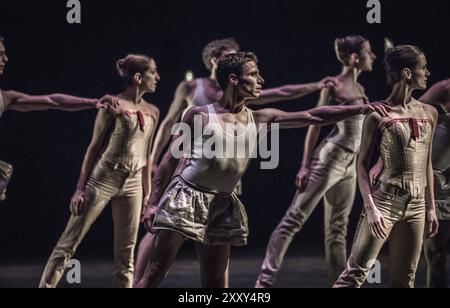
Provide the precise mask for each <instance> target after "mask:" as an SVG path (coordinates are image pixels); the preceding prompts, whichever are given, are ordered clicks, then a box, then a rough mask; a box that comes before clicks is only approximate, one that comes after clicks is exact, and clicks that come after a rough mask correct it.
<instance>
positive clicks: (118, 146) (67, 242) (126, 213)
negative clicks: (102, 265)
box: [40, 55, 160, 288]
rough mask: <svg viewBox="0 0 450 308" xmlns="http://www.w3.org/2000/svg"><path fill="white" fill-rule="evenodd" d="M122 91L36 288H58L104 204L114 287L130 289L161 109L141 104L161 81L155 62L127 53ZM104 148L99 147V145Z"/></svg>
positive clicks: (106, 116)
mask: <svg viewBox="0 0 450 308" xmlns="http://www.w3.org/2000/svg"><path fill="white" fill-rule="evenodd" d="M117 69H118V72H119V75H120V76H121V77H122V78H123V80H124V82H125V86H126V89H125V91H124V92H122V93H120V94H119V95H117V99H119V100H120V105H121V106H120V109H119V112H118V113H113V112H111V111H110V110H101V111H100V112H99V113H98V115H97V119H96V122H95V127H94V132H93V137H92V141H91V143H90V145H89V148H88V150H87V153H86V156H85V158H84V162H83V166H82V169H81V174H80V178H79V180H78V184H77V189H76V191H75V194H74V195H73V197H72V200H71V202H70V211H71V213H72V216H71V218H70V220H69V222H68V224H67V227H66V230H65V231H64V233H63V234H62V236H61V238H60V239H59V241H58V243H57V245H56V247H55V249H54V250H53V253H52V255H51V256H50V258H49V260H48V263H47V266H46V267H45V270H44V273H43V275H42V278H41V282H40V287H41V288H49V287H56V286H57V284H58V282H59V280H60V279H61V277H62V275H63V273H64V270H65V268H66V265H67V263H68V262H69V260H70V258H71V257H72V256H73V255H74V253H75V250H76V249H77V247H78V245H79V244H80V243H81V241H82V240H83V238H84V236H85V235H86V233H87V232H88V231H89V229H90V227H91V225H92V224H93V223H94V221H95V220H96V218H97V217H98V216H99V215H100V213H101V212H102V211H103V209H104V208H105V207H106V205H107V204H108V203H110V202H111V204H112V211H113V220H114V260H115V268H114V279H113V286H114V287H118V288H119V287H123V288H126V287H131V286H132V282H133V271H134V265H133V264H134V248H135V245H136V238H137V234H138V229H139V221H140V216H141V208H142V204H143V196H145V197H144V202H147V200H148V197H149V196H150V191H151V166H152V161H151V150H152V140H153V135H154V131H155V127H156V125H157V121H158V118H159V110H158V109H157V108H156V107H155V106H153V105H151V104H149V103H147V102H146V101H144V99H143V95H144V94H145V93H153V92H155V90H156V86H157V83H158V81H159V79H160V77H159V74H158V72H157V68H156V64H155V61H154V60H153V59H152V58H149V57H147V56H143V55H128V56H127V57H126V58H124V59H121V60H119V61H118V62H117ZM104 145H105V147H104V148H103V146H104Z"/></svg>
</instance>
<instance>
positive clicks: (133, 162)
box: [99, 111, 156, 172]
mask: <svg viewBox="0 0 450 308" xmlns="http://www.w3.org/2000/svg"><path fill="white" fill-rule="evenodd" d="M155 123H156V121H155V118H154V117H153V115H151V114H150V113H146V112H141V111H138V112H132V113H131V114H129V115H125V114H120V115H118V116H117V117H116V118H115V120H114V125H113V128H112V131H111V134H110V137H109V140H108V142H107V145H106V147H105V150H104V151H103V153H102V154H101V156H100V159H99V161H101V162H106V163H109V164H113V165H114V166H115V167H117V168H123V169H126V170H128V171H130V172H137V171H139V170H141V169H142V168H143V167H145V166H146V165H147V158H148V150H149V149H148V147H149V144H150V138H151V136H152V132H153V130H154V129H155V127H154V126H155Z"/></svg>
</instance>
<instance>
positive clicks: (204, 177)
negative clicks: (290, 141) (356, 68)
mask: <svg viewBox="0 0 450 308" xmlns="http://www.w3.org/2000/svg"><path fill="white" fill-rule="evenodd" d="M217 80H218V83H219V85H220V86H221V88H222V89H224V95H223V97H222V99H221V100H220V101H219V102H218V103H215V104H212V105H207V106H198V107H193V108H192V109H190V110H189V111H188V112H187V114H186V116H185V118H184V122H185V123H186V124H187V125H188V126H189V127H190V128H191V129H193V128H194V126H195V125H202V127H205V125H206V128H205V132H206V131H208V130H209V128H211V129H213V130H214V131H215V132H216V133H215V135H214V137H215V141H216V142H215V144H216V145H220V144H222V145H228V144H235V141H236V138H237V137H236V135H238V136H239V140H241V142H243V145H245V149H246V151H245V154H246V156H245V157H243V158H238V156H237V153H236V150H235V152H234V155H232V157H227V156H226V155H225V156H222V155H220V156H219V155H211V154H213V153H210V152H209V151H210V150H206V153H205V152H203V150H204V145H205V144H207V142H208V141H209V139H210V138H211V136H210V135H209V134H208V133H204V134H202V135H200V136H193V137H192V138H191V140H190V141H191V144H192V145H193V148H192V153H193V156H192V158H190V159H189V160H188V163H187V164H186V165H185V167H184V168H183V169H182V170H181V172H180V173H179V175H176V176H175V177H173V176H174V172H175V170H176V168H177V167H178V165H179V161H180V159H178V158H177V157H174V156H173V155H172V154H171V151H170V150H169V151H168V152H167V153H166V155H165V157H164V159H163V162H162V163H161V165H160V167H159V168H158V171H157V173H156V177H155V184H154V186H155V187H154V189H153V191H152V195H151V198H150V202H149V204H148V207H147V210H146V212H145V216H144V221H145V224H146V227H147V229H148V230H154V231H156V232H157V233H156V235H155V239H154V245H153V247H152V254H151V258H150V262H149V264H148V266H147V267H146V270H145V273H144V276H143V278H142V280H141V281H140V282H139V284H138V285H137V286H138V287H157V286H159V285H160V283H161V282H162V281H163V279H164V277H165V276H166V274H167V272H168V270H169V269H170V267H171V265H172V263H173V261H174V259H175V256H176V254H177V252H178V249H179V248H180V246H181V244H182V243H183V242H184V240H185V239H192V240H194V241H195V242H196V247H197V252H198V255H199V259H200V264H201V272H202V285H203V287H208V288H212V287H227V286H228V281H227V275H226V269H227V266H228V262H229V256H230V247H231V246H244V245H246V243H247V237H248V225H247V216H246V213H245V209H244V206H243V205H242V203H241V202H240V201H239V199H238V198H237V197H236V195H235V194H233V193H232V192H233V189H234V187H235V186H236V183H237V182H238V181H239V179H240V178H241V177H242V175H243V173H244V172H245V170H246V167H247V165H248V163H249V160H250V154H251V153H253V149H254V146H255V145H256V136H257V134H258V130H257V127H256V125H257V124H260V123H279V124H280V127H281V128H296V127H305V126H307V125H309V124H316V125H326V124H331V123H335V122H337V121H340V120H342V119H344V118H347V117H349V116H353V115H356V114H362V113H367V112H369V111H370V110H373V108H382V106H379V105H375V106H371V105H362V106H359V105H358V106H327V107H322V108H317V109H314V110H311V111H307V112H294V113H287V112H282V111H280V110H276V109H263V110H259V111H251V110H250V109H248V108H247V107H246V106H245V104H246V102H247V101H248V100H251V99H256V98H258V97H259V95H260V93H261V89H262V84H263V83H264V80H263V79H262V77H261V75H260V74H259V70H258V66H257V59H256V56H255V55H254V54H253V53H248V52H247V53H244V52H240V53H236V54H229V55H226V56H225V57H223V58H222V59H220V60H219V63H218V68H217ZM198 122H200V123H198ZM232 124H234V126H233V125H232ZM226 125H228V126H227V129H226V130H225V129H224V128H223V127H225V126H226ZM230 125H231V127H234V130H235V131H234V132H233V131H232V130H231V131H230V130H229V129H228V128H229V127H230ZM242 136H243V137H244V138H242ZM184 137H185V136H183V135H180V136H176V137H174V140H173V142H172V145H174V144H176V143H178V142H179V141H180V140H179V139H180V138H184ZM226 138H227V139H228V138H231V140H225V139H226ZM225 141H226V143H225ZM229 142H230V143H229ZM219 147H220V146H219ZM225 148H226V146H225V147H224V153H227V152H226V149H225ZM171 149H172V147H171ZM189 151H190V150H189ZM211 151H212V150H211ZM202 153H203V154H202ZM211 157H212V158H211ZM219 157H225V158H219ZM164 191H165V192H164ZM155 213H156V215H155ZM153 217H154V220H153ZM152 223H153V224H152Z"/></svg>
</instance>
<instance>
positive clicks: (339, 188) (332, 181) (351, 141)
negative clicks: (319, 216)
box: [258, 97, 368, 286]
mask: <svg viewBox="0 0 450 308" xmlns="http://www.w3.org/2000/svg"><path fill="white" fill-rule="evenodd" d="M367 102H368V99H367V97H355V98H352V99H349V100H348V101H345V102H338V103H340V104H341V105H358V104H363V103H367ZM363 122H364V116H363V115H357V116H353V117H351V118H348V119H346V120H344V121H342V122H339V123H337V124H336V125H335V126H334V127H333V130H332V131H331V132H330V134H329V135H328V137H327V138H325V140H324V141H323V142H322V144H321V145H320V146H318V148H317V149H316V152H315V155H314V156H313V159H312V161H311V166H310V167H309V170H310V175H309V181H308V185H307V187H306V190H305V191H304V192H297V193H296V194H295V196H294V199H293V201H292V204H291V206H290V208H289V209H288V211H287V212H286V214H285V216H284V217H283V219H282V220H281V222H280V223H279V225H278V226H277V228H276V229H275V231H274V232H273V233H272V236H271V238H270V241H269V244H268V246H267V252H266V256H265V259H264V262H263V265H262V269H261V273H260V275H259V277H258V283H260V284H262V285H265V286H273V285H274V284H275V280H276V277H277V274H278V272H279V270H280V268H281V265H282V262H283V259H284V256H285V254H286V252H287V250H288V248H289V245H290V244H291V242H292V240H293V238H294V236H295V235H296V234H297V233H298V232H300V230H301V229H302V228H303V226H304V225H305V223H306V221H307V220H308V218H309V217H310V215H311V214H312V213H313V211H314V210H315V209H316V207H317V205H318V204H319V202H320V201H321V200H322V199H323V201H324V208H325V217H324V224H325V250H326V256H327V261H328V264H329V266H330V275H331V276H333V277H335V278H334V279H337V277H339V274H340V273H342V271H343V270H344V268H345V264H346V260H347V225H348V220H349V215H350V212H351V210H352V207H353V203H354V200H355V194H356V183H357V178H356V158H357V155H358V152H359V147H360V145H361V134H362V126H363Z"/></svg>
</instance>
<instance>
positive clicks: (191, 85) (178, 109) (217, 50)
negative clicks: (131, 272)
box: [135, 38, 340, 282]
mask: <svg viewBox="0 0 450 308" xmlns="http://www.w3.org/2000/svg"><path fill="white" fill-rule="evenodd" d="M239 50H240V46H239V44H238V43H237V42H236V41H235V40H234V39H233V38H227V39H221V40H215V41H212V42H210V43H208V44H207V45H206V46H205V48H204V49H203V52H202V57H203V63H204V64H205V67H206V68H207V69H208V71H209V72H210V75H209V77H208V78H199V79H195V80H193V81H183V82H181V83H180V84H179V85H178V88H177V90H176V91H175V97H174V99H173V101H172V104H171V105H170V108H169V111H168V113H167V115H166V117H165V119H164V120H163V121H162V122H161V126H160V128H159V130H158V133H157V134H156V138H155V147H154V150H153V153H152V155H153V162H154V163H155V164H157V163H158V161H159V159H160V157H161V154H162V152H163V150H164V149H165V148H166V146H167V144H168V143H169V141H170V139H171V137H172V134H171V132H172V128H173V127H174V125H175V124H176V123H177V122H179V121H180V119H181V118H182V115H183V114H184V113H185V112H186V111H187V109H189V108H191V107H193V106H206V105H208V104H212V103H214V102H217V101H218V100H219V99H220V98H221V97H222V95H223V91H222V89H221V88H220V86H219V85H218V83H217V76H216V71H217V63H218V60H219V59H220V58H221V57H223V56H225V55H227V54H230V53H236V52H238V51H239ZM339 84H340V82H339V81H338V80H337V78H332V77H327V78H324V79H323V80H321V81H319V82H314V83H309V84H295V85H285V86H281V87H277V88H272V89H266V90H263V91H262V92H261V95H260V97H259V98H258V99H256V100H254V101H249V102H248V104H253V105H264V104H269V103H273V102H278V101H282V100H294V99H297V98H301V97H303V96H306V95H308V94H311V93H314V92H317V91H320V90H322V89H324V88H328V87H335V86H338V85H339ZM154 170H156V168H154ZM235 193H236V194H238V195H240V194H242V183H241V181H239V182H238V184H237V186H236V189H235ZM152 239H153V236H152V235H151V234H146V235H145V237H144V238H143V239H142V241H141V244H140V246H139V252H138V257H137V261H136V273H135V281H136V282H138V281H139V280H140V278H141V277H142V274H143V272H144V270H145V268H144V266H145V265H146V264H147V263H148V257H149V253H150V248H151V246H152Z"/></svg>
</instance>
